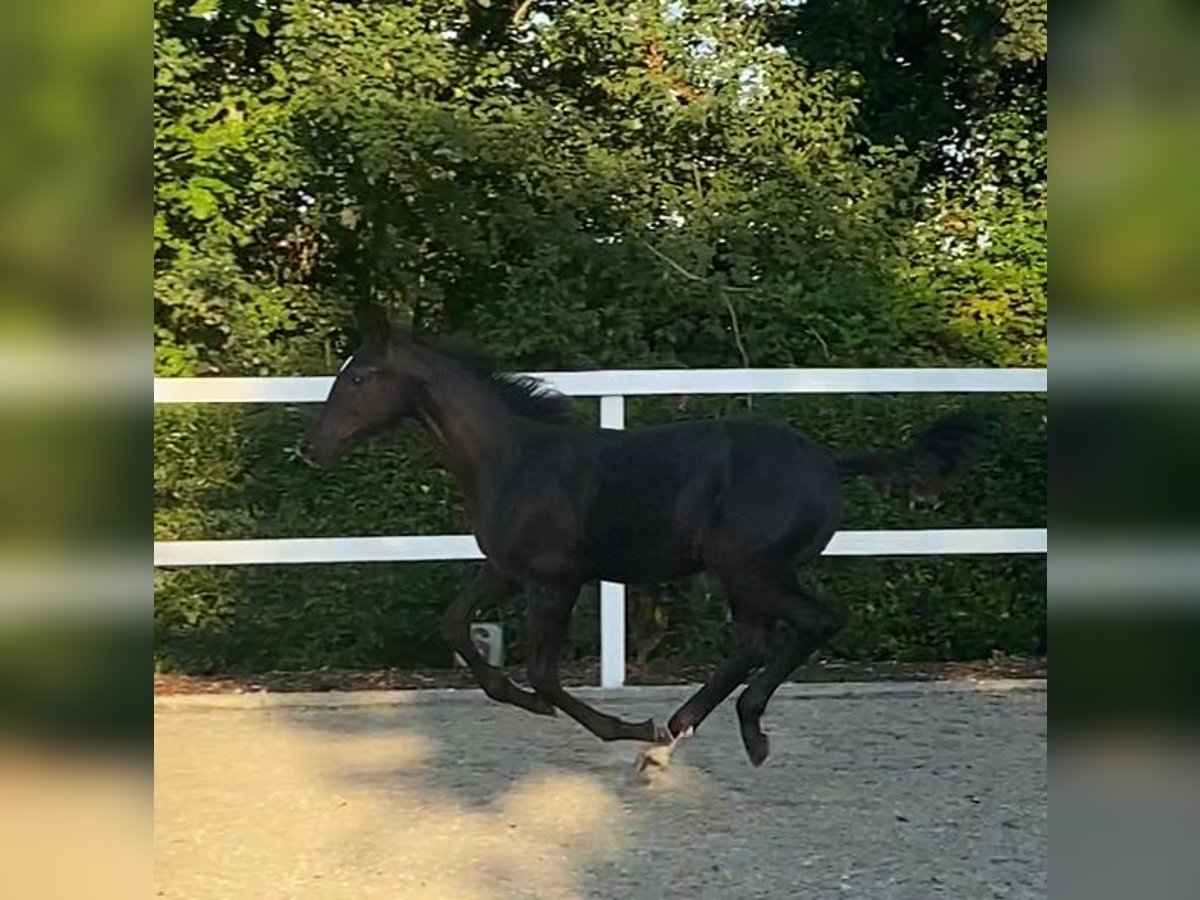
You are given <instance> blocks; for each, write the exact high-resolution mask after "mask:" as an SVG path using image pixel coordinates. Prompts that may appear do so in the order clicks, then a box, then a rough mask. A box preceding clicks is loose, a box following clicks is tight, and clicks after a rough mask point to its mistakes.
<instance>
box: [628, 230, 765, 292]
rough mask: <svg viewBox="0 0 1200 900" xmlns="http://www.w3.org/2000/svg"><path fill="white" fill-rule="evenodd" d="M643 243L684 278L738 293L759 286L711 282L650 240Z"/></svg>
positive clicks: (720, 289) (751, 290) (752, 289)
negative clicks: (689, 269) (668, 254)
mask: <svg viewBox="0 0 1200 900" xmlns="http://www.w3.org/2000/svg"><path fill="white" fill-rule="evenodd" d="M641 243H642V246H644V247H645V248H646V249H647V250H649V251H650V252H651V253H653V254H654V255H655V256H657V257H658V258H659V259H661V260H662V261H663V262H665V263H666V264H667V265H668V266H670V267H671V268H672V269H674V270H675V271H676V272H678V273H679V274H680V275H682V276H683V277H684V278H686V279H688V280H689V281H699V282H700V283H701V284H707V285H710V286H712V287H715V288H716V289H717V290H719V291H729V292H730V293H737V294H749V293H752V292H754V291H756V290H757V288H752V287H740V286H738V285H735V284H714V283H713V282H711V281H709V280H708V279H707V278H705V277H704V276H703V275H697V274H696V273H695V272H689V271H688V270H687V269H685V268H684V267H683V266H681V265H680V264H679V263H677V262H675V260H673V259H671V257H669V256H667V254H665V253H663V252H662V251H661V250H659V249H658V248H657V247H655V246H654V245H653V244H650V243H649V242H648V241H642V242H641Z"/></svg>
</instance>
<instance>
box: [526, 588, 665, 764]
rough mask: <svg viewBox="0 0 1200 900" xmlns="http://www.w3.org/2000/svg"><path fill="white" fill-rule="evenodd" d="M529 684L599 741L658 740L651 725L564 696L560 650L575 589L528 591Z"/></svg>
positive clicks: (532, 589) (573, 602)
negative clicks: (560, 673) (627, 719)
mask: <svg viewBox="0 0 1200 900" xmlns="http://www.w3.org/2000/svg"><path fill="white" fill-rule="evenodd" d="M528 597H529V606H528V628H529V659H528V662H527V663H526V665H527V667H528V670H529V683H530V684H531V685H533V689H534V690H535V691H537V693H538V694H539V695H541V696H542V697H545V698H546V699H547V700H549V701H550V702H551V703H553V704H554V705H555V706H557V707H558V708H559V709H561V710H562V711H563V712H565V713H566V714H567V715H568V716H570V717H571V718H572V719H574V720H575V721H576V722H578V723H579V724H580V725H582V726H583V727H584V728H586V729H587V730H588V731H590V732H591V733H592V734H594V735H596V737H598V738H600V739H601V740H603V741H646V742H647V743H652V742H654V741H656V740H657V739H658V738H659V736H660V735H659V732H658V729H657V728H656V727H655V724H654V721H653V720H651V719H647V720H646V721H645V722H626V721H625V720H623V719H618V718H616V717H615V716H610V715H607V714H605V713H602V712H600V711H599V710H597V709H595V708H594V707H591V706H589V705H588V704H586V703H584V702H583V701H582V700H580V699H578V698H577V697H573V696H571V695H570V694H568V693H567V692H566V691H565V690H564V689H563V686H562V684H561V683H560V682H559V678H558V657H559V654H560V652H561V650H562V642H563V638H564V637H565V636H566V633H567V624H568V623H569V622H570V620H571V611H572V610H573V609H574V608H575V601H576V600H577V599H578V598H579V586H578V585H574V586H572V587H569V588H568V587H544V586H536V587H531V588H530V589H529V591H528Z"/></svg>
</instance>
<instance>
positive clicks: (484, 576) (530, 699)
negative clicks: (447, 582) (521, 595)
mask: <svg viewBox="0 0 1200 900" xmlns="http://www.w3.org/2000/svg"><path fill="white" fill-rule="evenodd" d="M519 587H520V586H519V585H518V584H517V583H516V582H515V581H513V580H512V579H510V578H506V577H505V576H503V575H501V574H500V573H499V572H497V571H496V570H495V569H494V568H492V565H491V563H488V562H485V563H484V564H483V565H482V566H481V567H480V569H479V571H478V572H476V574H475V577H474V578H473V579H472V580H471V583H470V584H469V585H467V589H466V590H465V591H463V592H462V593H461V594H460V595H459V596H458V597H456V598H455V600H454V602H453V603H451V604H450V606H449V608H448V609H447V610H446V612H445V614H444V615H443V616H442V638H443V639H444V640H445V641H446V643H447V644H449V645H450V646H451V647H452V648H453V649H455V650H456V651H458V654H459V656H461V657H462V658H463V660H464V661H465V662H466V664H467V665H468V666H469V667H470V669H471V674H473V675H474V676H475V680H476V681H477V682H479V686H480V687H481V688H483V692H484V693H485V694H487V695H488V696H489V697H491V698H492V699H493V700H499V701H500V702H501V703H511V704H513V705H514V706H519V707H521V708H522V709H527V710H529V711H530V712H535V713H540V714H541V715H545V716H552V715H554V714H555V710H554V706H553V704H551V703H550V702H549V701H548V700H547V699H545V698H544V697H539V696H538V695H537V694H535V693H532V692H531V691H524V690H521V688H519V687H517V686H516V685H515V684H513V683H512V682H511V681H510V680H509V679H508V677H507V676H506V675H505V674H504V673H503V672H501V671H500V670H499V669H497V668H494V667H492V666H489V665H488V664H487V661H486V660H484V658H483V657H482V656H480V655H479V650H478V648H476V646H475V642H474V641H473V640H471V616H472V615H473V614H474V613H475V610H477V609H479V608H480V607H481V606H484V605H489V604H500V603H503V602H504V601H505V600H509V599H511V598H512V597H513V596H514V595H515V594H516V593H517V591H518V590H519Z"/></svg>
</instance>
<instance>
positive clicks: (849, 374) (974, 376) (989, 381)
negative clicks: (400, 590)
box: [154, 369, 1046, 404]
mask: <svg viewBox="0 0 1200 900" xmlns="http://www.w3.org/2000/svg"><path fill="white" fill-rule="evenodd" d="M529 374H530V375H533V376H534V377H536V378H541V379H543V380H544V381H546V382H547V383H549V384H550V385H551V386H552V387H554V388H555V389H557V390H558V391H560V392H562V393H564V394H568V395H570V396H573V397H607V396H622V395H624V396H629V397H646V396H654V395H659V394H858V393H863V394H908V393H1040V392H1044V391H1045V390H1046V370H1045V369H616V370H608V371H601V372H531V373H529ZM332 384H333V378H332V376H320V377H296V378H156V379H154V402H155V403H160V404H165V403H321V402H323V401H324V400H325V397H326V395H327V394H328V393H329V388H330V385H332Z"/></svg>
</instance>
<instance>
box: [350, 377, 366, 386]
mask: <svg viewBox="0 0 1200 900" xmlns="http://www.w3.org/2000/svg"><path fill="white" fill-rule="evenodd" d="M365 380H366V379H365V378H363V376H361V375H354V376H352V377H351V378H350V383H351V384H362V383H363V382H364V381H365Z"/></svg>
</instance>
